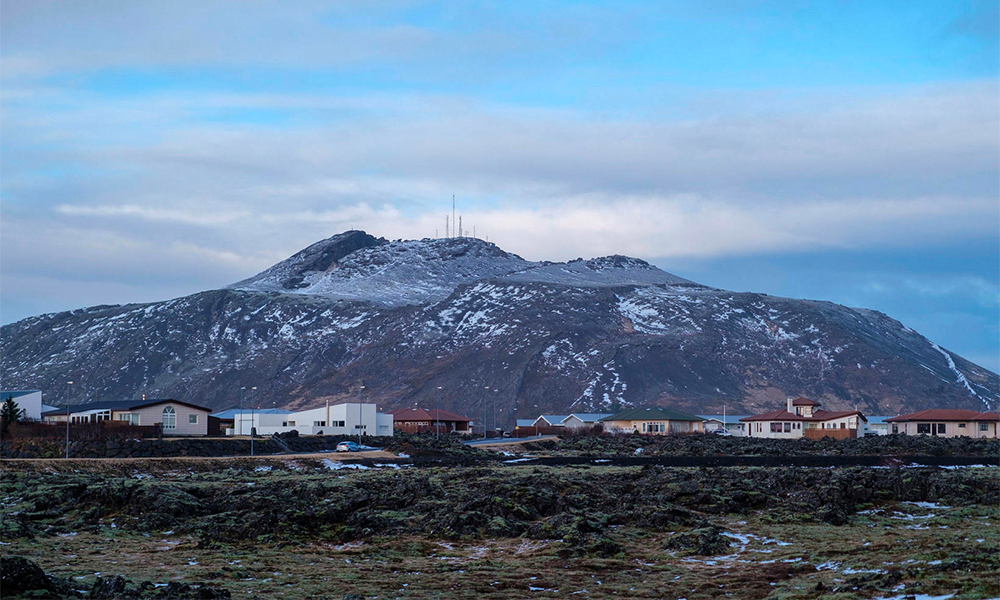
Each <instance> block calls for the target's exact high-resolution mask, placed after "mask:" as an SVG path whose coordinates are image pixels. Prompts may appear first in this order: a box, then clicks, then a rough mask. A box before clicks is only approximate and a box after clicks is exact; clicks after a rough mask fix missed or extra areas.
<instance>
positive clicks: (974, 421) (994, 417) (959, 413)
mask: <svg viewBox="0 0 1000 600" xmlns="http://www.w3.org/2000/svg"><path fill="white" fill-rule="evenodd" d="M885 421H886V423H888V424H889V426H890V428H891V432H892V433H902V434H904V435H936V436H941V437H960V436H967V437H971V438H991V439H997V437H998V435H997V427H998V423H1000V414H997V413H994V412H976V411H974V410H961V409H954V408H932V409H930V410H922V411H920V412H915V413H910V414H908V415H899V416H898V417H892V418H891V419H886V420H885Z"/></svg>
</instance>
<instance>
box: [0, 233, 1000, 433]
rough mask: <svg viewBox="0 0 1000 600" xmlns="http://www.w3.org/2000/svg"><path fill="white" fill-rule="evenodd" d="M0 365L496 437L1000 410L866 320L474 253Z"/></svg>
mask: <svg viewBox="0 0 1000 600" xmlns="http://www.w3.org/2000/svg"><path fill="white" fill-rule="evenodd" d="M0 350H2V356H0V376H2V377H3V381H4V385H8V386H10V385H14V386H16V387H22V388H24V387H32V388H40V389H43V390H44V391H45V401H46V402H47V403H61V402H64V401H66V400H69V401H71V402H82V401H83V400H84V399H91V400H93V399H109V398H129V397H137V396H138V395H139V394H142V393H145V394H146V395H147V396H169V397H174V398H178V399H182V400H186V401H190V402H194V403H197V404H202V405H206V406H210V407H212V408H225V407H229V406H233V405H236V404H238V403H239V401H240V396H241V388H246V390H250V389H251V388H253V387H257V388H258V389H257V393H256V396H254V397H252V398H246V397H245V400H246V402H247V403H248V404H254V405H260V406H266V407H269V406H287V407H292V408H296V407H302V408H304V407H310V406H316V405H321V404H323V403H324V402H325V401H326V400H327V399H330V400H331V401H333V402H338V401H343V400H347V399H351V400H356V399H358V398H361V399H363V400H365V401H371V402H376V403H378V404H379V407H380V409H392V408H396V407H403V406H413V405H414V404H415V403H416V404H420V405H422V406H429V407H441V408H445V409H448V410H453V411H456V412H463V413H466V414H468V415H470V416H471V417H473V418H480V419H481V418H482V417H483V416H484V415H485V417H486V418H487V420H488V421H490V423H492V421H493V420H494V415H495V419H496V421H497V422H498V423H500V424H505V425H509V424H510V423H512V421H513V419H514V418H516V417H517V416H519V415H524V416H529V415H535V414H538V413H541V412H555V413H563V412H568V411H578V412H584V411H585V412H596V411H605V410H610V409H612V408H617V407H619V406H621V407H630V406H645V405H656V404H662V405H670V406H674V407H676V408H680V409H683V410H689V411H691V412H698V413H703V412H721V410H722V406H723V405H726V407H727V409H728V410H729V412H731V413H737V412H742V413H744V414H747V413H755V412H761V411H764V410H771V409H773V408H777V407H779V406H781V405H783V403H784V398H785V396H786V395H805V396H809V397H812V398H815V399H817V400H819V401H821V402H823V404H824V406H825V407H827V408H830V409H837V408H847V407H851V408H853V407H854V406H858V407H859V408H860V409H861V410H862V411H864V412H865V413H866V414H896V413H898V412H908V411H915V410H922V409H924V408H932V407H956V408H958V407H961V408H973V409H977V410H983V409H985V408H995V407H996V403H997V399H998V397H1000V378H998V377H997V375H996V374H994V373H991V372H990V371H987V370H986V369H983V368H981V367H979V366H977V365H974V364H973V363H970V362H969V361H966V360H964V359H962V358H961V357H960V356H958V355H955V354H953V353H951V352H949V351H947V350H945V349H943V348H941V347H940V346H938V345H936V344H934V343H933V342H931V341H929V340H927V339H926V338H924V337H923V336H921V335H920V334H919V333H917V332H915V331H913V330H912V329H909V328H907V327H904V326H903V325H901V324H900V323H899V322H897V321H895V320H893V319H891V318H889V317H887V316H885V315H883V314H881V313H878V312H876V311H870V310H865V309H853V308H847V307H843V306H839V305H835V304H832V303H829V302H820V301H811V300H793V299H787V298H777V297H773V296H768V295H765V294H752V293H734V292H728V291H725V290H719V289H715V288H710V287H707V286H703V285H699V284H697V283H693V282H690V281H688V280H685V279H682V278H680V277H676V276H674V275H671V274H669V273H666V272H664V271H662V270H660V269H657V268H656V267H653V266H651V265H649V264H648V263H645V262H644V261H641V260H638V259H633V258H628V257H622V256H612V257H604V258H599V259H592V260H576V261H571V262H568V263H550V262H530V261H526V260H524V259H522V258H521V257H519V256H517V255H514V254H511V253H508V252H505V251H503V250H502V249H500V248H498V247H496V246H494V245H492V244H488V243H486V242H484V241H482V240H477V239H472V238H450V239H439V240H427V239H425V240H410V241H403V240H397V241H394V242H390V241H387V240H384V239H380V238H375V237H374V236H371V235H369V234H367V233H364V232H360V231H349V232H345V233H342V234H339V235H336V236H333V237H331V238H329V239H327V240H323V241H321V242H318V243H317V244H314V245H312V246H310V247H309V248H306V249H305V250H303V251H301V252H299V253H297V254H295V255H293V256H292V257H290V258H289V259H287V260H285V261H282V262H280V263H278V264H276V265H275V266H273V267H271V268H270V269H267V270H265V271H263V272H262V273H260V274H258V275H256V276H254V277H251V278H249V279H246V280H243V281H241V282H238V283H236V284H233V285H232V286H230V287H228V288H224V289H220V290H213V291H208V292H202V293H199V294H193V295H191V296H186V297H183V298H178V299H174V300H169V301H165V302H156V303H151V304H143V305H125V306H99V307H92V308H87V309H81V310H76V311H68V312H64V313H58V314H51V315H42V316H38V317H31V318H29V319H24V320H22V321H19V322H17V323H13V324H10V325H7V326H4V327H3V328H2V329H0ZM69 380H73V381H74V382H75V383H74V385H73V386H72V389H71V390H70V389H67V388H68V387H69V386H66V385H65V382H66V381H69ZM242 393H243V394H244V396H245V394H246V392H245V391H243V392H242Z"/></svg>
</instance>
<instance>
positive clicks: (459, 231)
mask: <svg viewBox="0 0 1000 600" xmlns="http://www.w3.org/2000/svg"><path fill="white" fill-rule="evenodd" d="M458 237H465V232H463V231H462V215H458Z"/></svg>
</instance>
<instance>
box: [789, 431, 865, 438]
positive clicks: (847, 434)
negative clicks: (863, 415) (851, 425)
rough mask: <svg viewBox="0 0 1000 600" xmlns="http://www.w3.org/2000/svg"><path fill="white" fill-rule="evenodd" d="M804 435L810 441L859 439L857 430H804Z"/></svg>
mask: <svg viewBox="0 0 1000 600" xmlns="http://www.w3.org/2000/svg"><path fill="white" fill-rule="evenodd" d="M802 435H803V436H805V437H806V438H809V439H810V440H821V439H823V438H825V437H828V438H833V439H835V440H853V439H854V438H856V437H858V430H857V429H803V430H802Z"/></svg>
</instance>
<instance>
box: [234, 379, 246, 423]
mask: <svg viewBox="0 0 1000 600" xmlns="http://www.w3.org/2000/svg"><path fill="white" fill-rule="evenodd" d="M246 389H247V388H246V386H244V387H241V388H240V429H239V433H237V434H236V435H243V393H244V392H245V391H246Z"/></svg>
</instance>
